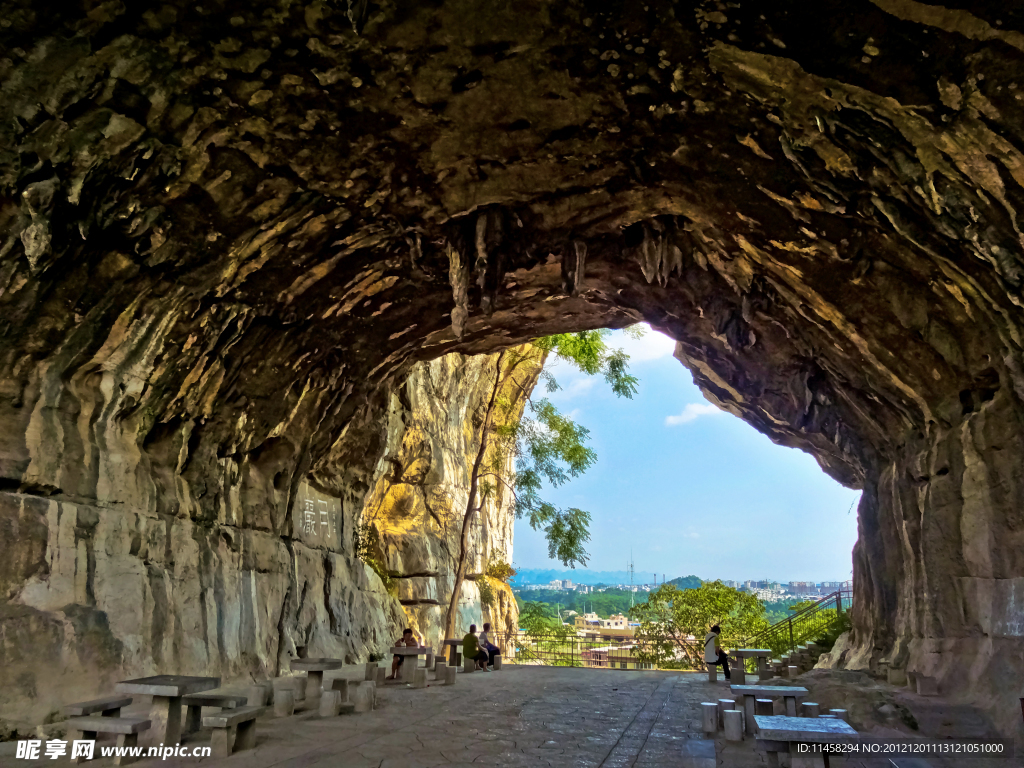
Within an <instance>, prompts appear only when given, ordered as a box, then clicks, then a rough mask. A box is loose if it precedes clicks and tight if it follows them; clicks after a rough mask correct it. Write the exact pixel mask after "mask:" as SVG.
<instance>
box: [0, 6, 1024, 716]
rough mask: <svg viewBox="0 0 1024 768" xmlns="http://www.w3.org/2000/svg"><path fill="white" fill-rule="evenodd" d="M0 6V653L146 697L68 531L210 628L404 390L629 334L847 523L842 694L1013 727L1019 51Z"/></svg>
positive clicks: (948, 16)
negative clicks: (851, 671) (934, 700)
mask: <svg viewBox="0 0 1024 768" xmlns="http://www.w3.org/2000/svg"><path fill="white" fill-rule="evenodd" d="M12 7H13V9H12V12H11V13H10V14H9V15H8V16H7V18H6V19H5V23H6V26H4V27H3V28H2V29H0V37H2V38H3V39H4V45H3V46H2V49H3V50H7V51H9V53H8V54H6V58H4V59H3V60H2V61H0V77H2V79H3V80H2V87H0V105H2V108H3V113H4V114H5V115H8V116H10V119H7V120H5V121H4V122H3V124H2V125H0V146H2V147H3V149H2V150H0V152H2V154H0V222H2V225H0V235H2V237H3V240H2V245H0V331H2V336H0V371H2V378H0V387H2V389H0V424H2V425H3V429H2V430H0V483H2V488H3V490H4V497H3V498H4V502H3V509H4V511H3V517H2V518H0V520H2V525H3V528H2V530H3V536H4V541H5V546H4V549H5V551H9V552H10V553H11V556H9V557H6V558H4V560H5V561H6V562H5V563H4V564H3V566H2V567H0V584H2V586H3V588H4V589H3V592H2V593H0V599H4V600H5V603H4V606H3V608H4V611H5V612H6V613H5V623H6V626H7V627H8V628H9V629H8V630H7V631H8V636H9V637H17V638H20V639H19V640H18V641H17V642H14V643H13V644H12V646H11V647H12V648H16V649H17V650H16V653H23V652H25V649H26V648H28V647H30V646H31V644H32V643H36V642H39V639H40V638H41V637H57V636H60V637H64V638H67V637H70V636H72V635H73V636H75V637H76V638H79V639H80V640H81V639H82V638H86V639H88V638H94V640H95V642H92V641H89V642H87V643H86V646H87V647H88V654H93V658H95V659H96V663H97V664H99V665H100V666H103V665H108V666H110V665H116V664H117V663H119V662H118V659H124V658H126V657H131V658H134V659H139V658H141V657H140V654H141V655H142V656H145V655H146V654H151V655H152V657H153V658H154V659H158V660H159V659H170V658H173V657H174V654H175V653H178V652H180V649H179V648H177V647H176V646H174V647H169V646H168V647H165V645H164V644H162V643H163V641H162V639H161V638H162V632H163V629H162V628H161V625H160V624H159V622H158V621H157V616H156V615H153V616H149V615H147V616H142V617H140V618H139V622H140V625H139V636H142V635H145V634H146V633H149V634H150V636H151V639H150V640H149V641H147V642H149V645H147V646H146V648H145V649H142V648H138V647H133V648H126V647H124V643H123V641H121V640H119V639H118V636H117V635H116V633H111V632H110V631H109V630H108V629H107V628H106V624H105V622H107V621H108V618H109V617H108V615H107V612H105V611H99V610H96V609H95V605H94V592H95V584H94V583H93V581H92V579H93V577H92V576H90V573H94V571H93V570H90V569H91V568H92V567H93V566H91V565H90V564H91V563H95V553H93V551H92V549H91V547H92V546H93V543H94V542H95V541H96V540H97V538H96V529H97V528H98V527H103V526H109V525H118V524H121V525H127V526H129V527H131V528H132V531H133V532H132V534H131V535H130V536H127V537H126V539H125V541H127V542H128V544H127V545H126V546H127V548H128V551H127V552H126V553H125V554H124V557H125V558H134V559H135V565H133V566H132V567H133V568H139V569H143V571H144V572H145V579H146V582H147V583H148V585H149V586H148V589H149V591H150V593H151V594H152V595H164V596H165V597H166V596H167V595H168V594H169V593H170V592H171V591H173V590H174V589H176V588H180V585H181V584H185V583H187V582H188V578H189V576H188V574H187V573H184V574H180V579H181V580H182V581H181V582H180V583H179V582H175V581H174V579H171V577H170V576H169V575H168V572H167V571H166V570H165V569H164V568H163V567H158V566H157V565H156V564H155V558H156V550H157V549H159V550H160V557H161V558H163V559H162V560H161V562H164V563H166V562H167V561H168V558H169V559H170V560H172V561H173V558H174V556H175V554H176V553H181V552H185V551H188V550H189V548H190V547H191V548H194V549H196V551H201V552H203V553H220V554H218V555H217V556H218V557H220V558H221V561H222V562H231V563H234V565H232V566H231V567H230V568H228V569H227V570H226V571H224V573H226V574H228V578H229V580H231V581H232V585H231V587H230V589H232V590H236V592H233V593H232V594H247V593H246V592H245V590H246V589H249V590H250V592H251V591H252V590H253V589H256V588H257V587H255V586H253V585H255V584H256V581H254V579H255V578H256V575H257V574H258V573H259V568H258V567H255V566H254V565H253V564H252V563H251V562H249V563H247V562H246V558H249V557H251V553H252V551H253V548H256V549H258V548H259V545H256V544H253V543H252V542H249V543H248V544H246V545H245V546H241V545H239V541H240V540H242V539H244V538H245V537H247V536H251V535H252V532H253V531H257V532H262V533H263V534H266V535H267V536H269V537H270V538H271V539H273V538H275V537H276V538H277V539H279V540H280V539H282V537H284V538H285V539H287V538H288V527H289V525H290V524H291V523H290V513H291V510H292V509H293V507H294V504H295V502H296V499H297V498H298V497H299V495H300V493H302V492H305V491H304V490H303V489H304V488H306V489H308V487H309V486H308V482H312V483H314V484H315V485H316V486H317V487H318V488H319V489H320V491H323V492H329V493H332V494H334V497H335V498H338V499H342V500H347V501H345V502H344V503H345V504H347V505H348V508H350V509H352V510H356V511H358V509H359V505H360V503H361V499H362V497H363V495H364V494H365V492H366V490H367V488H368V487H369V484H370V483H371V481H372V474H373V473H372V470H371V468H372V465H373V462H374V461H375V459H376V457H377V456H379V454H380V451H381V448H382V445H383V441H384V438H382V436H381V432H380V426H381V424H382V421H381V420H382V419H384V414H386V412H387V409H388V408H389V402H391V400H390V398H392V397H393V396H398V395H397V394H396V392H397V389H400V387H398V384H397V383H396V382H400V381H402V380H403V377H404V376H406V375H407V373H408V371H409V370H410V366H412V365H413V364H414V363H416V362H417V361H426V360H431V359H435V358H438V357H440V356H441V355H443V354H446V353H449V352H461V353H482V352H490V351H494V350H496V349H498V348H500V347H502V346H506V345H511V344H515V343H519V342H521V341H525V340H529V339H530V338H534V337H536V336H538V335H540V334H544V333H549V332H553V331H562V330H569V329H581V328H592V327H601V326H621V325H624V324H627V323H631V322H634V321H637V320H641V319H642V320H646V321H647V322H650V323H651V324H652V325H653V326H655V327H656V328H658V329H660V330H663V331H664V332H666V333H668V334H669V335H670V336H672V337H673V338H675V339H677V340H678V346H677V356H678V357H679V359H680V360H681V361H682V362H683V363H684V364H685V365H686V366H687V367H688V368H689V369H690V370H691V371H692V372H693V375H694V377H695V379H696V381H697V382H698V383H699V384H700V385H701V386H702V388H703V389H704V391H705V392H706V393H707V394H708V396H709V397H710V398H711V399H712V400H714V401H716V402H718V403H720V404H721V405H722V406H723V407H725V408H727V409H728V410H730V411H732V412H733V413H735V414H737V415H739V416H740V417H741V418H744V419H745V420H747V421H748V422H750V423H751V424H753V425H754V426H755V427H757V428H758V429H760V430H761V431H763V432H765V433H766V434H768V435H769V436H771V437H772V438H773V439H774V440H776V441H777V442H780V443H783V444H786V445H792V446H797V447H801V448H803V449H804V450H807V451H809V452H811V453H812V454H813V455H814V456H815V457H816V458H817V459H818V461H819V463H820V464H821V465H822V467H823V469H824V470H825V471H827V472H829V473H830V474H831V475H833V476H834V477H836V478H837V479H839V480H840V481H842V482H844V483H846V484H849V485H852V486H858V487H862V488H863V489H864V496H863V500H862V503H861V506H860V509H859V519H860V539H859V542H858V544H857V548H856V550H855V581H856V589H857V597H858V605H857V608H856V611H855V627H856V629H855V634H854V649H853V655H852V656H851V658H850V661H851V663H859V664H867V663H869V662H870V661H872V660H876V659H878V658H881V657H883V656H884V657H886V658H892V659H894V660H895V662H896V663H897V664H907V665H909V667H910V668H912V669H916V670H918V671H920V672H921V673H923V674H931V675H934V676H936V677H938V678H939V679H940V681H941V684H942V686H943V688H944V689H945V690H947V691H949V692H951V693H954V694H963V695H966V696H970V697H974V698H978V699H980V698H983V697H985V696H988V695H990V694H993V693H994V694H996V695H997V696H1001V697H1002V699H1001V700H1007V701H1008V700H1009V698H1011V697H1014V696H1016V695H1017V693H1016V691H1015V690H1014V691H1008V689H1007V688H1006V686H1005V684H1003V683H1002V682H1001V681H1003V680H1005V679H1008V678H1009V676H1011V675H1012V676H1013V679H1016V678H1019V675H1020V672H1021V661H1020V648H1021V636H1022V633H1024V629H1022V626H1024V624H1022V621H1024V616H1022V614H1021V613H1020V609H1019V604H1020V599H1021V598H1020V595H1021V593H1022V592H1021V591H1022V590H1024V562H1022V558H1024V555H1022V554H1021V553H1022V552H1024V547H1022V546H1021V545H1022V543H1024V518H1022V513H1021V508H1022V505H1021V501H1022V499H1021V496H1022V478H1024V471H1022V470H1021V457H1022V456H1024V440H1022V435H1024V429H1022V427H1024V423H1022V418H1024V409H1022V402H1021V400H1022V397H1024V371H1022V368H1021V360H1022V358H1021V326H1022V323H1021V317H1022V314H1021V280H1022V276H1024V271H1022V258H1021V254H1022V235H1021V229H1020V222H1019V220H1018V219H1019V215H1020V209H1021V201H1022V200H1024V197H1022V189H1021V188H1022V184H1024V155H1022V148H1024V136H1022V135H1021V129H1020V126H1021V125H1022V124H1024V121H1022V119H1021V118H1022V116H1024V102H1022V99H1024V83H1020V82H1017V74H1018V73H1019V72H1020V71H1021V65H1022V61H1024V34H1022V32H1021V31H1020V30H1022V29H1024V18H1022V17H1021V15H1020V13H1019V11H1016V10H1014V9H1009V10H1007V9H1006V8H1005V7H1003V6H1002V5H1001V4H996V3H980V4H978V3H976V4H972V10H971V11H967V10H963V9H960V8H942V7H938V6H929V5H924V4H922V3H918V2H915V1H914V0H873V1H872V2H868V1H867V0H858V1H857V2H852V3H851V2H843V3H839V2H830V1H828V0H826V1H825V2H822V1H821V0H816V2H809V1H808V0H787V1H786V2H776V3H772V4H770V7H769V6H767V5H762V6H759V5H757V4H746V3H745V4H741V5H740V6H739V7H737V4H725V3H712V2H690V3H679V2H675V3H673V2H667V1H666V0H651V2H649V3H647V4H628V5H626V6H622V7H619V6H616V5H614V4H611V3H606V2H598V1H597V0H590V1H589V2H583V1H581V0H572V1H570V2H566V3H560V4H557V6H556V5H551V4H546V3H539V2H528V3H526V4H523V3H519V4H515V5H513V4H507V3H503V2H499V1H498V0H457V1H452V0H450V1H449V2H444V3H433V4H419V5H403V4H397V3H394V2H391V1H390V0H381V2H379V3H369V2H364V1H363V0H361V1H360V2H356V3H349V4H348V6H345V7H342V4H341V3H338V2H327V1H326V0H321V1H320V2H311V3H300V2H287V1H286V2H282V3H275V4H269V3H268V4H256V5H244V6H243V5H241V4H236V3H231V2H226V0H211V2H204V3H202V4H201V5H195V4H188V3H182V2H176V1H174V0H170V1H169V2H165V3H163V4H161V5H158V6H153V7H141V6H140V7H135V6H132V7H125V6H124V5H122V4H120V3H117V2H95V3H93V2H88V3H82V5H81V6H80V7H79V8H78V10H77V11H73V12H72V11H67V10H64V9H65V8H66V6H64V5H62V6H61V9H62V10H60V11H59V12H56V11H54V12H52V13H51V12H48V11H47V9H46V8H45V7H44V6H42V5H40V4H38V3H29V2H27V1H26V2H16V3H13V4H12ZM55 8H56V6H55ZM456 377H457V375H456ZM399 394H400V393H399ZM304 483H307V485H303V484H304ZM314 490H316V489H315V488H314ZM320 491H318V492H320ZM40 505H42V506H40ZM62 505H71V507H73V508H74V509H75V515H74V519H73V520H72V519H70V518H64V517H62V516H61V511H60V510H61V509H64V507H63V506H62ZM69 508H70V507H69ZM93 509H102V510H107V511H108V512H111V511H112V512H117V513H118V514H120V515H121V517H122V518H123V519H122V520H121V522H120V523H118V522H117V520H118V518H117V516H116V515H113V514H107V513H106V512H105V513H104V514H102V515H100V514H99V513H95V514H94V513H93V512H90V510H93ZM142 519H144V520H145V521H147V522H146V523H145V524H142V523H140V522H139V521H140V520H142ZM126 521H127V522H126ZM175 521H187V522H188V524H189V525H190V526H193V528H191V529H190V530H193V531H194V532H195V533H194V535H189V536H182V537H180V538H176V536H177V535H178V534H176V533H175V531H177V530H178V528H176V527H175V526H176V522H175ZM349 522H350V523H351V521H349ZM161 527H162V529H163V531H164V534H165V535H163V534H160V533H159V532H160V530H161ZM62 537H63V538H62ZM199 538H202V539H203V541H202V543H201V544H200V543H197V541H198V539H199ZM58 544H59V546H58ZM268 546H269V545H268ZM151 548H152V549H153V552H154V554H153V557H150V556H149V555H148V554H147V553H148V552H149V551H150V549H151ZM58 552H60V553H63V554H62V556H64V557H73V558H76V563H75V567H74V568H72V569H71V570H69V571H62V570H60V569H59V568H57V565H56V564H55V562H54V560H53V558H54V557H55V556H56V553H58ZM203 556H206V555H203ZM197 557H199V555H197ZM263 557H264V559H269V560H271V561H272V560H274V559H275V558H284V559H285V560H287V559H288V558H289V557H294V554H292V555H289V554H288V553H287V552H283V551H282V550H280V549H278V548H276V545H275V548H274V549H273V552H271V551H269V550H268V551H267V552H264V553H263ZM261 562H262V561H261ZM56 573H70V574H72V576H71V577H69V578H71V580H72V581H73V582H74V583H73V584H70V585H64V586H63V587H61V589H57V588H56V587H55V586H54V585H53V584H52V583H51V579H50V575H51V574H56ZM239 574H248V576H247V578H250V581H251V583H250V586H248V587H246V586H245V585H244V584H243V583H242V581H240V577H239ZM176 578H178V577H176ZM219 578H222V581H223V574H222V576H221V577H219ZM322 586H323V585H322V584H316V583H314V582H310V583H308V584H306V585H305V587H303V586H301V585H298V586H297V585H296V584H293V585H291V586H289V587H282V588H281V589H282V590H283V594H282V595H280V596H279V598H280V599H279V601H278V602H279V603H281V604H284V603H287V601H288V600H293V601H296V600H301V595H300V594H299V592H301V590H302V589H310V588H311V589H314V590H315V589H316V588H318V587H320V588H322ZM293 587H294V588H295V589H296V590H299V592H295V593H294V594H293V593H292V592H291V591H289V590H291V589H292V588H293ZM224 588H225V587H224V584H223V583H221V584H220V586H219V587H218V586H217V585H216V584H213V585H211V586H210V589H212V590H214V592H216V590H217V589H224ZM275 588H276V587H275ZM237 590H240V591H237ZM364 592H365V590H364ZM69 594H72V595H74V599H73V600H71V601H67V600H66V596H67V595H69ZM302 594H305V593H304V592H302ZM365 594H369V593H368V592H367V593H365ZM352 599H353V600H356V599H357V598H356V597H353V598H352ZM358 599H359V600H362V599H363V598H361V597H360V598H358ZM196 601H197V602H198V603H202V599H201V596H200V595H198V594H197V596H196ZM65 603H67V607H66V608H65ZM241 603H244V600H242V601H241ZM371 604H372V601H370V602H367V603H365V611H371V610H373V608H372V605H371ZM133 605H135V603H134V602H133V598H130V597H127V598H125V601H124V603H123V604H121V605H117V606H114V607H113V609H114V610H119V611H125V612H131V611H133V610H134V608H133ZM253 605H256V603H255V602H254V603H253ZM360 605H363V604H362V603H360ZM90 606H91V607H90ZM297 610H301V609H297ZM360 610H364V609H360ZM382 610H383V609H382ZM58 614H59V616H58V618H57V619H53V616H55V615H58ZM157 614H159V616H162V617H164V618H167V617H168V614H167V612H166V611H164V612H160V611H157ZM212 615H213V614H212V613H211V612H210V610H209V606H207V605H205V604H201V605H197V606H196V609H195V613H194V616H192V618H191V619H190V620H191V621H193V622H195V625H196V626H199V625H202V624H203V622H204V621H206V619H207V618H209V617H210V616H212ZM172 618H173V616H172ZM179 618H180V617H179ZM268 618H273V617H268V616H261V615H259V612H258V611H256V612H255V613H254V612H253V611H252V610H250V612H249V613H246V610H243V609H239V611H238V619H237V620H238V622H241V623H244V622H248V624H246V625H245V626H253V627H255V626H256V624H257V623H258V622H261V621H262V622H264V623H265V622H266V621H267V620H268ZM160 620H163V619H160ZM218 620H219V619H218ZM311 621H312V620H311ZM308 625H309V623H308V622H307V626H308ZM381 626H383V625H381ZM206 629H207V630H208V629H209V627H206ZM254 631H255V630H254ZM283 631H284V630H283V629H282V632H283ZM381 631H383V630H382V629H381ZM47 633H49V634H47ZM61 633H63V634H61ZM134 636H135V635H133V637H134ZM83 642H85V641H83ZM225 642H226V641H225ZM90 643H91V644H90ZM172 645H173V644H172ZM229 645H230V644H228V645H225V646H224V650H223V653H225V654H227V655H228V656H232V654H234V656H232V658H241V657H242V656H244V654H245V653H249V652H250V651H251V649H245V648H233V647H229ZM12 653H15V651H12ZM88 654H87V655H88ZM161 654H163V655H161ZM147 658H149V657H147ZM965 670H967V671H966V673H965ZM37 684H39V685H42V683H41V682H39V681H34V682H33V681H29V682H26V683H25V684H24V686H23V687H24V689H25V696H26V697H29V698H31V696H30V694H31V693H33V692H34V691H35V688H34V687H33V686H36V685H37ZM44 687H45V686H44ZM1002 711H1003V713H1004V714H1002V715H1001V717H1002V727H1004V729H1006V730H1007V731H1010V730H1011V729H1012V728H1013V727H1015V726H1013V725H1012V723H1013V722H1015V719H1013V718H1011V717H1010V715H1009V714H1007V713H1010V712H1012V709H1011V708H1009V707H1003V708H1002Z"/></svg>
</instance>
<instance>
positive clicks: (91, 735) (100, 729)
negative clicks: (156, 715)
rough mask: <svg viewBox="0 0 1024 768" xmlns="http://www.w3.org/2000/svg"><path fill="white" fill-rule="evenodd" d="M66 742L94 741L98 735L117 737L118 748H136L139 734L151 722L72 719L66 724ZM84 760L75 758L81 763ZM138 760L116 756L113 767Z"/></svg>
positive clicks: (109, 718) (120, 719) (127, 718)
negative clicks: (104, 734) (114, 735)
mask: <svg viewBox="0 0 1024 768" xmlns="http://www.w3.org/2000/svg"><path fill="white" fill-rule="evenodd" d="M66 725H67V729H68V741H83V740H84V741H96V737H97V735H98V734H100V733H113V734H116V735H117V746H118V747H119V748H122V749H123V748H126V747H136V746H138V744H139V733H140V732H141V731H145V730H148V729H149V727H150V725H152V721H150V720H148V719H146V718H142V717H103V716H100V717H96V716H95V715H94V716H91V717H72V718H69V719H68V720H67V722H66ZM83 759H84V758H81V757H79V758H77V759H76V762H82V760H83ZM137 759H138V758H136V757H134V756H131V755H118V756H116V757H115V758H114V765H127V764H128V763H132V762H134V761H135V760H137Z"/></svg>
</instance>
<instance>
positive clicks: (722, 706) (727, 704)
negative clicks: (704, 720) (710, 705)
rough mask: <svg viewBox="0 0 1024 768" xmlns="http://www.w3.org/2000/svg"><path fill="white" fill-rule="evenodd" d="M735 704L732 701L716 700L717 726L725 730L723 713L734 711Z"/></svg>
mask: <svg viewBox="0 0 1024 768" xmlns="http://www.w3.org/2000/svg"><path fill="white" fill-rule="evenodd" d="M735 707H736V702H735V701H733V700H732V699H719V700H718V724H719V725H720V726H721V727H722V728H725V712H726V710H728V709H735Z"/></svg>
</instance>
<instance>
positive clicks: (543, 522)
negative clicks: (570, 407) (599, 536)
mask: <svg viewBox="0 0 1024 768" xmlns="http://www.w3.org/2000/svg"><path fill="white" fill-rule="evenodd" d="M608 333H609V331H605V330H600V331H582V332H580V333H564V334H558V335H557V336H548V337H545V338H543V339H539V340H537V341H536V342H534V344H533V346H532V348H529V349H527V350H525V351H518V350H511V351H509V352H507V353H506V354H507V358H506V365H507V369H508V371H509V377H510V378H511V384H512V387H511V392H512V393H513V394H512V395H511V396H510V394H509V393H503V394H502V397H501V398H499V400H498V403H497V405H498V409H499V412H500V414H501V416H502V417H503V418H499V419H496V421H495V427H494V430H493V443H492V446H491V451H490V452H489V455H488V460H487V462H486V466H484V467H483V468H482V471H481V473H480V475H479V481H480V484H479V488H480V494H481V497H482V498H484V499H486V498H487V496H488V495H490V494H492V493H495V492H496V490H497V488H498V485H499V484H500V485H504V486H505V487H507V488H508V489H509V490H510V491H511V492H512V497H513V501H512V506H513V509H512V512H513V514H514V515H515V517H516V518H517V519H518V518H526V520H528V521H529V523H530V527H531V528H533V529H534V530H538V531H544V534H545V536H546V538H547V540H548V556H549V557H550V558H552V559H554V560H558V561H559V562H561V563H562V564H563V565H565V566H568V567H571V568H575V567H576V565H577V564H580V565H586V563H587V551H586V548H585V545H586V543H587V542H588V541H589V540H590V531H589V527H590V513H589V512H587V511H585V510H582V509H578V508H576V507H570V508H568V509H560V508H558V507H556V506H555V505H554V504H551V503H550V502H548V501H545V500H544V499H543V498H541V495H540V494H541V490H542V488H543V486H544V483H545V482H547V483H550V484H551V485H553V486H559V485H562V484H563V483H565V482H567V481H568V480H570V479H571V478H574V477H579V476H580V475H581V474H583V473H584V472H586V471H587V470H588V469H589V468H590V467H592V466H593V465H594V463H595V462H596V461H597V454H596V453H594V451H593V449H591V448H590V447H588V446H587V444H586V443H587V440H588V438H589V436H590V432H589V430H587V429H586V427H583V426H581V425H579V424H577V423H576V422H574V421H573V420H572V419H570V418H569V417H567V416H565V415H563V414H562V413H560V412H559V410H558V409H557V408H555V406H554V405H553V404H552V403H551V401H550V400H548V399H547V398H541V399H539V400H534V399H532V397H531V398H529V399H528V400H527V407H526V413H525V414H524V415H523V416H522V417H521V418H515V412H516V409H517V407H518V405H517V404H518V402H519V396H520V395H521V394H522V393H523V392H527V391H529V388H530V387H529V380H530V378H531V377H533V376H538V377H540V378H543V379H545V380H546V382H547V385H548V389H549V391H553V390H555V389H557V388H558V383H557V382H556V381H555V380H554V378H553V377H552V376H551V374H550V373H547V372H545V371H544V370H543V359H544V355H545V353H550V354H553V355H555V356H556V357H558V358H559V359H561V360H565V361H566V362H569V363H571V364H572V365H574V366H576V367H577V368H578V369H579V370H580V371H582V372H584V373H586V374H588V375H596V374H599V373H600V374H603V375H604V377H605V380H606V381H608V383H609V384H610V385H611V387H612V390H613V391H614V392H615V393H616V394H617V395H620V396H622V397H632V396H633V394H634V393H635V392H636V387H637V379H636V377H635V376H631V375H630V374H629V373H628V365H627V364H628V361H629V356H628V355H626V353H625V352H623V351H622V350H621V349H610V348H609V347H608V345H607V344H606V343H605V341H604V339H605V337H606V336H607V335H608ZM517 372H518V373H519V378H518V379H517V378H516V376H515V374H516V373H517ZM510 468H511V469H510Z"/></svg>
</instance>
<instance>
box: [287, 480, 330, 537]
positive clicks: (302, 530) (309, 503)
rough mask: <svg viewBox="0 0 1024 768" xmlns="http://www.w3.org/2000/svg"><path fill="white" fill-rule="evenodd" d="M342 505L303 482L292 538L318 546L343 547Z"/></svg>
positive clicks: (293, 521)
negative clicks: (341, 528)
mask: <svg viewBox="0 0 1024 768" xmlns="http://www.w3.org/2000/svg"><path fill="white" fill-rule="evenodd" d="M340 527H341V502H340V501H339V500H338V499H336V498H335V497H333V496H328V495H327V494H325V493H321V492H320V491H318V490H317V489H316V488H314V487H313V486H311V485H310V484H309V483H306V482H303V483H302V485H300V486H299V492H298V494H297V496H296V498H295V506H294V508H293V509H292V535H293V536H294V537H295V538H297V539H300V540H301V541H303V542H305V543H307V544H311V545H314V546H322V547H336V546H338V545H339V544H340V543H341V537H340V532H339V529H340Z"/></svg>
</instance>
